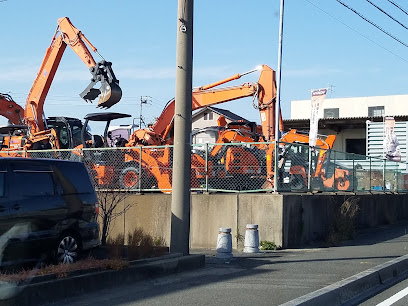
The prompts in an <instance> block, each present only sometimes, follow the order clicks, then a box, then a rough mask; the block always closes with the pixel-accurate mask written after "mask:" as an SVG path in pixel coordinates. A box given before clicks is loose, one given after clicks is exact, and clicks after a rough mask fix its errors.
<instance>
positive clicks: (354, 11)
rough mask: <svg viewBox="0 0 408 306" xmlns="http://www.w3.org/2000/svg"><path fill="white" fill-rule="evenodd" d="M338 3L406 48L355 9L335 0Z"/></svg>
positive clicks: (402, 43)
mask: <svg viewBox="0 0 408 306" xmlns="http://www.w3.org/2000/svg"><path fill="white" fill-rule="evenodd" d="M336 1H337V2H338V3H340V4H341V5H343V6H344V7H345V8H347V9H349V10H350V11H352V12H353V13H355V14H356V15H358V16H359V17H360V18H362V19H363V20H365V21H367V22H368V23H370V24H371V25H373V26H374V27H376V28H377V29H378V30H380V31H381V32H383V33H384V34H386V35H388V36H389V37H391V38H392V39H394V40H395V41H397V42H399V43H400V44H401V45H403V46H405V47H407V48H408V44H406V43H404V42H403V41H402V40H400V39H398V38H397V37H395V36H394V35H392V34H391V33H389V32H387V31H386V30H384V29H383V28H381V27H380V26H379V25H377V24H376V23H374V22H373V21H371V20H369V19H368V18H366V17H364V16H363V15H362V14H360V13H359V12H357V11H356V10H355V9H353V8H352V7H350V6H348V5H347V4H345V3H344V2H342V1H340V0H336Z"/></svg>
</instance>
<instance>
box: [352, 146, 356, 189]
mask: <svg viewBox="0 0 408 306" xmlns="http://www.w3.org/2000/svg"><path fill="white" fill-rule="evenodd" d="M351 154H352V155H351V156H352V158H353V172H352V180H351V181H352V183H353V185H352V190H353V191H355V190H354V186H356V182H355V177H356V169H355V166H354V159H355V158H354V156H355V155H356V154H354V153H351Z"/></svg>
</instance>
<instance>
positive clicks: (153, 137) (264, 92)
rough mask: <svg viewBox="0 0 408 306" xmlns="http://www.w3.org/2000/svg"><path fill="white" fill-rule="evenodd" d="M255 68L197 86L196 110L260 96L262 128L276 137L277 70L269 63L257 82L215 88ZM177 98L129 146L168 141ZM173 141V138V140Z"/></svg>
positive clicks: (136, 134) (194, 96) (135, 133)
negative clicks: (149, 127)
mask: <svg viewBox="0 0 408 306" xmlns="http://www.w3.org/2000/svg"><path fill="white" fill-rule="evenodd" d="M255 71H257V70H251V71H249V72H246V73H243V74H236V75H233V76H232V77H229V78H226V79H223V80H220V81H218V82H215V83H212V84H209V85H205V86H202V87H199V88H197V89H195V90H194V91H193V93H192V110H193V111H194V110H197V109H200V108H203V107H206V106H211V105H216V104H220V103H224V102H228V101H233V100H237V99H241V98H245V97H251V96H252V97H254V99H255V97H257V98H258V104H257V105H256V107H257V108H258V109H259V112H260V116H261V123H262V132H263V135H264V136H265V138H266V139H267V140H271V139H273V135H274V127H275V126H274V122H275V120H274V118H275V109H274V107H275V98H276V84H275V71H274V70H272V69H271V68H270V67H268V66H267V65H262V69H261V73H260V77H259V80H258V82H257V83H245V84H243V85H238V86H231V87H225V88H215V87H217V86H219V85H222V84H225V83H228V82H230V81H233V80H237V79H239V78H241V77H242V76H243V75H246V74H248V73H252V72H255ZM174 107H175V100H174V99H173V100H171V101H170V102H169V104H168V105H167V106H166V108H165V109H164V110H163V112H162V113H161V115H160V116H159V118H158V119H157V120H156V122H155V124H154V125H153V126H152V128H151V130H137V131H135V132H134V133H133V135H132V136H131V137H130V139H129V143H128V146H134V145H138V144H141V142H145V143H146V144H148V145H160V144H168V143H169V142H166V140H167V139H168V138H171V131H172V129H173V117H174ZM280 129H281V130H283V124H282V117H280ZM170 143H171V141H170Z"/></svg>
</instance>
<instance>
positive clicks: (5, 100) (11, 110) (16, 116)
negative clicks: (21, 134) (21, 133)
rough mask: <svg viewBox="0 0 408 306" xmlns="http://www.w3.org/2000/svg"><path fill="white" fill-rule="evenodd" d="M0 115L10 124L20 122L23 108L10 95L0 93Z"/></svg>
mask: <svg viewBox="0 0 408 306" xmlns="http://www.w3.org/2000/svg"><path fill="white" fill-rule="evenodd" d="M0 116H3V117H6V118H7V119H8V120H9V121H10V122H11V123H12V124H21V123H22V121H23V116H24V109H23V108H22V107H21V106H20V105H18V104H17V103H16V102H15V101H14V100H13V98H12V97H11V96H10V95H8V94H2V93H0Z"/></svg>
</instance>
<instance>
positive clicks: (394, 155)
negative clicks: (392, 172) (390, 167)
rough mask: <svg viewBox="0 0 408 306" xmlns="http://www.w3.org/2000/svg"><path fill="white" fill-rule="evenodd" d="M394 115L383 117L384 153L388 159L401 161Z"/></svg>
mask: <svg viewBox="0 0 408 306" xmlns="http://www.w3.org/2000/svg"><path fill="white" fill-rule="evenodd" d="M394 128H395V119H394V117H385V118H384V155H385V158H386V159H388V160H393V161H401V149H400V147H399V142H398V139H397V136H396V135H395V131H394Z"/></svg>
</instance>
